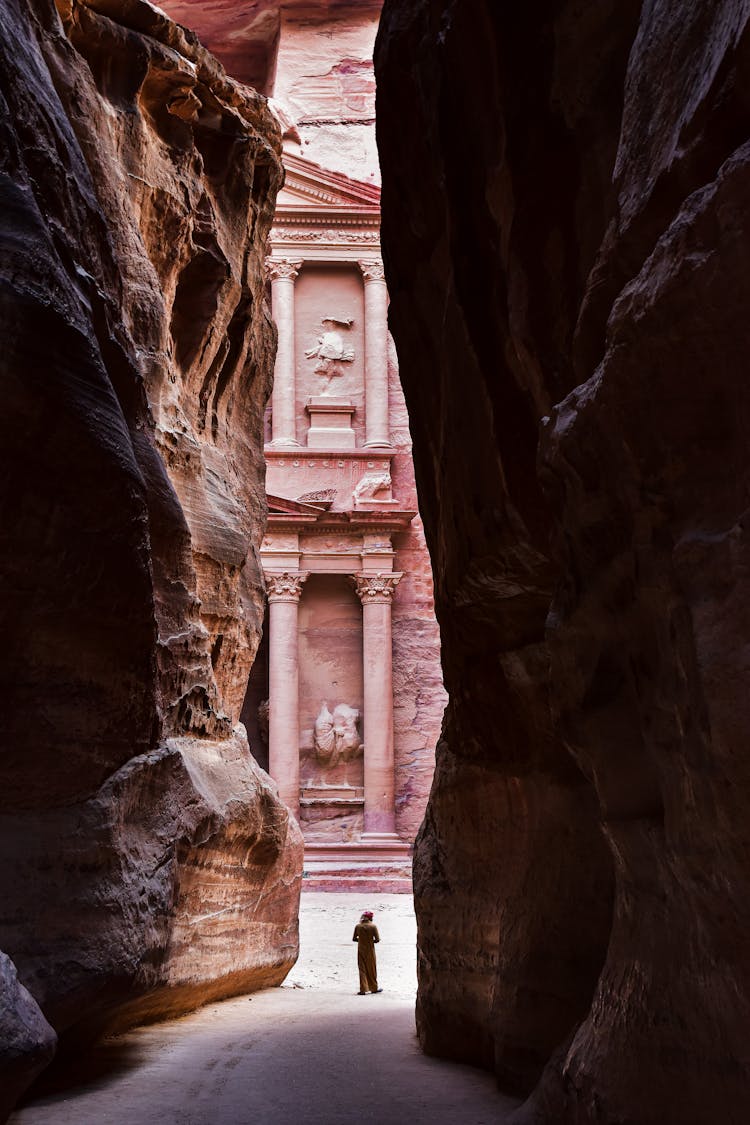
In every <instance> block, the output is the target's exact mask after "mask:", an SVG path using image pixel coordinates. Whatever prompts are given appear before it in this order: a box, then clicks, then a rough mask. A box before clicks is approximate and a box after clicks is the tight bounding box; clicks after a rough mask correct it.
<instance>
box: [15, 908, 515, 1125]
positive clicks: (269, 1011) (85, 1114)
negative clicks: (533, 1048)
mask: <svg viewBox="0 0 750 1125" xmlns="http://www.w3.org/2000/svg"><path fill="white" fill-rule="evenodd" d="M368 908H369V909H371V910H373V911H374V912H375V922H376V924H377V925H378V927H379V930H380V936H381V942H380V945H379V946H378V975H379V983H380V984H381V985H382V987H383V993H382V995H380V996H358V995H356V992H357V989H358V987H359V984H358V978H357V950H356V945H354V943H353V942H352V940H351V938H352V930H353V929H354V925H355V923H356V922H357V920H358V918H359V914H360V912H361V911H362V910H364V909H368ZM300 938H301V953H300V959H299V961H298V962H297V964H296V966H295V967H294V969H293V970H292V972H291V973H290V974H289V976H288V977H287V979H286V981H285V982H284V984H283V985H282V987H281V988H273V989H268V990H267V991H265V992H256V993H254V994H253V995H252V996H241V997H238V998H237V999H234V1000H227V1001H224V1002H223V1003H220V1004H212V1005H210V1006H209V1007H207V1008H203V1009H201V1011H199V1012H195V1013H193V1014H192V1015H189V1016H185V1017H184V1018H182V1019H178V1020H171V1021H169V1022H167V1023H162V1024H156V1025H153V1026H151V1027H146V1028H140V1029H138V1030H137V1031H133V1032H131V1033H129V1034H128V1035H124V1036H120V1037H118V1038H116V1039H110V1040H107V1041H106V1042H105V1043H103V1044H101V1045H100V1046H99V1047H97V1048H96V1049H94V1050H93V1051H92V1052H91V1053H90V1056H89V1057H88V1058H87V1059H86V1060H85V1065H84V1066H82V1067H81V1068H80V1069H79V1070H78V1072H77V1073H76V1074H70V1073H68V1075H67V1076H66V1077H65V1080H64V1081H63V1080H62V1079H61V1078H59V1077H55V1076H53V1077H52V1078H51V1079H48V1080H47V1086H48V1088H47V1089H46V1090H45V1091H43V1092H39V1093H37V1095H36V1098H35V1100H34V1101H33V1102H30V1103H28V1104H27V1105H25V1106H24V1107H23V1108H22V1109H20V1110H18V1111H17V1112H16V1113H15V1114H14V1115H13V1116H12V1117H11V1119H10V1125H281V1123H282V1122H283V1123H286V1122H293V1121H297V1122H304V1123H305V1125H308V1123H309V1125H339V1123H342V1125H343V1123H344V1122H347V1123H348V1122H352V1123H354V1122H378V1125H414V1123H416V1122H430V1123H431V1125H448V1123H450V1125H502V1121H503V1120H504V1118H505V1114H506V1112H510V1110H511V1109H512V1108H513V1107H514V1106H515V1105H516V1104H517V1103H515V1102H513V1101H512V1100H510V1099H507V1098H503V1096H502V1095H501V1094H499V1093H498V1091H497V1089H496V1086H495V1082H494V1079H493V1078H492V1077H491V1076H490V1075H488V1074H485V1073H483V1072H482V1071H478V1070H473V1069H472V1068H470V1067H463V1066H456V1065H453V1064H451V1063H444V1062H438V1061H436V1060H435V1059H428V1058H426V1057H425V1056H424V1055H423V1054H422V1053H421V1052H420V1050H419V1048H418V1045H417V1040H416V1037H415V1033H414V998H415V994H416V967H415V946H416V922H415V918H414V910H413V904H412V900H411V897H410V896H409V895H367V896H364V897H363V896H360V895H351V894H313V893H310V894H303V896H302V907H301V912H300Z"/></svg>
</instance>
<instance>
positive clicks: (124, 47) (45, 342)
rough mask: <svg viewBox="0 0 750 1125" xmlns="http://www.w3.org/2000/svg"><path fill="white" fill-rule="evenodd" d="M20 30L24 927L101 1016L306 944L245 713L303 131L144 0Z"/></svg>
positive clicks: (2, 17)
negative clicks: (279, 263) (277, 261)
mask: <svg viewBox="0 0 750 1125" xmlns="http://www.w3.org/2000/svg"><path fill="white" fill-rule="evenodd" d="M0 29H1V31H2V35H0V41H1V42H0V51H2V73H3V82H2V97H3V99H4V107H3V112H2V114H1V115H0V130H1V131H2V144H1V145H0V151H2V154H3V156H2V181H1V183H0V190H1V191H2V199H3V205H2V212H1V213H2V218H1V219H0V226H1V229H2V248H1V249H0V302H2V314H3V315H2V320H3V325H4V329H3V331H4V336H3V351H2V358H1V359H0V365H1V367H2V373H3V387H4V400H5V405H4V409H3V413H2V422H1V423H0V425H2V436H1V438H0V448H1V449H2V459H3V473H2V478H1V479H2V483H1V484H0V504H1V505H2V517H3V518H2V528H3V539H4V542H3V550H2V566H3V575H2V579H3V580H2V590H3V594H2V598H3V615H4V616H3V621H4V638H5V645H4V662H3V683H4V685H5V689H6V692H7V693H8V699H9V700H11V699H12V700H13V705H12V706H9V707H8V714H7V716H6V721H5V722H4V731H3V733H4V737H3V753H2V757H1V758H0V792H1V793H2V810H1V815H0V839H1V840H2V855H3V862H2V865H1V866H2V876H0V901H2V904H3V905H2V909H1V910H0V946H1V947H3V948H4V949H5V950H6V951H7V952H8V953H9V954H10V956H11V957H12V958H13V960H14V961H15V963H16V965H17V968H18V971H19V977H20V979H21V981H22V982H23V983H24V984H26V985H27V986H28V988H29V989H30V991H31V992H32V994H33V995H34V997H35V999H36V1000H37V1001H38V1002H39V1003H40V1005H41V1007H42V1009H43V1011H44V1013H45V1015H46V1016H47V1018H48V1019H49V1020H50V1022H51V1023H52V1024H53V1026H54V1027H55V1029H56V1030H57V1031H58V1032H61V1033H67V1034H69V1035H72V1034H74V1033H77V1032H81V1033H82V1032H83V1031H86V1032H88V1031H91V1030H95V1029H99V1028H101V1027H106V1026H122V1024H123V1023H124V1022H126V1021H133V1020H135V1019H142V1018H144V1017H147V1016H157V1015H159V1014H162V1013H164V1012H167V1011H170V1012H171V1011H176V1010H182V1009H184V1008H186V1007H189V1006H193V1005H195V1004H196V1003H199V1002H201V1001H202V1000H203V999H206V998H208V997H215V996H218V995H223V994H226V993H228V992H230V991H236V990H238V989H245V988H253V987H257V986H258V985H260V984H267V983H274V982H278V981H279V980H281V979H282V978H283V976H284V975H285V973H286V972H287V971H288V968H289V967H290V966H291V964H293V962H294V959H295V957H296V942H297V937H296V925H297V923H296V908H297V896H298V892H299V879H300V866H301V840H300V836H299V831H298V829H297V827H296V825H294V824H293V823H291V822H290V821H289V818H288V815H287V812H286V810H285V808H284V807H283V806H282V805H280V804H279V802H278V800H277V799H276V797H275V796H274V793H273V790H272V788H271V785H270V783H269V781H268V778H267V777H266V776H265V775H264V774H263V773H262V772H261V771H260V770H259V769H258V768H257V766H256V765H255V763H254V761H253V760H252V758H251V756H250V753H249V750H248V747H247V742H246V739H245V737H244V732H243V730H242V728H238V727H237V726H236V724H237V722H238V718H239V710H240V707H241V703H242V698H243V695H244V691H245V687H246V684H247V678H248V674H249V669H250V666H251V664H252V661H253V658H254V654H255V650H256V647H257V644H258V638H259V634H260V625H261V620H262V608H263V589H262V578H261V575H260V569H259V566H258V563H257V558H256V552H257V549H258V546H259V541H260V537H261V533H262V528H263V524H264V519H265V498H264V491H263V472H264V468H263V455H262V413H263V409H264V406H265V401H266V398H267V395H268V390H269V383H270V372H271V368H272V361H273V349H274V334H273V328H272V326H271V323H270V319H269V315H268V311H267V309H266V307H265V303H264V280H263V274H262V269H261V265H262V261H263V257H264V253H265V241H266V237H267V234H268V229H269V226H270V221H271V216H272V212H273V206H274V201H275V195H276V190H277V188H278V185H279V182H280V178H281V172H280V163H279V152H280V142H279V134H278V129H277V127H276V125H275V124H274V122H273V119H272V118H271V116H270V115H269V113H268V111H267V109H266V106H265V103H264V101H263V100H262V99H261V98H259V97H258V96H257V95H256V94H255V93H254V92H253V91H251V90H247V89H243V88H241V87H239V86H238V85H236V84H235V83H234V82H232V81H231V80H230V79H228V78H227V77H226V75H225V74H224V72H223V70H222V69H221V67H220V66H219V65H218V64H217V63H216V61H215V60H214V59H213V58H212V57H211V56H210V55H209V54H208V53H207V52H206V51H205V50H204V49H203V48H202V47H200V45H199V44H198V42H197V40H196V39H195V38H194V37H193V36H191V35H190V34H189V33H183V32H182V31H181V30H180V29H179V28H177V27H176V26H175V25H174V24H172V23H171V22H170V21H169V20H168V19H167V18H166V17H164V16H163V15H162V14H160V13H158V12H157V11H156V10H155V9H153V8H151V7H150V6H149V5H147V4H144V3H141V2H140V0H87V2H86V3H72V4H68V3H66V2H65V0H60V4H59V15H58V11H56V10H55V8H54V7H53V5H52V4H51V3H50V2H49V0H38V2H35V3H33V4H31V5H26V4H20V3H17V2H16V0H4V2H3V3H2V4H0ZM261 887H262V888H263V897H262V899H261V896H260V889H261ZM274 889H275V890H276V892H277V893H275V894H274Z"/></svg>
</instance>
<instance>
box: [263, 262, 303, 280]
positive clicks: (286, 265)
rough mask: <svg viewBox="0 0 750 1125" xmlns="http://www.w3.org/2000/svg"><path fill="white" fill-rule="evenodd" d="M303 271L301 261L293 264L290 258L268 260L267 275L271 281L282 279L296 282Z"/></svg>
mask: <svg viewBox="0 0 750 1125" xmlns="http://www.w3.org/2000/svg"><path fill="white" fill-rule="evenodd" d="M301 269H302V262H301V261H299V262H292V261H290V260H289V258H266V275H267V276H268V277H269V278H270V279H271V281H276V280H277V279H278V278H280V277H283V278H286V279H287V280H289V281H294V279H295V278H296V276H297V274H298V273H299V271H300V270H301Z"/></svg>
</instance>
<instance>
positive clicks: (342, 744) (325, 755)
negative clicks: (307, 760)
mask: <svg viewBox="0 0 750 1125" xmlns="http://www.w3.org/2000/svg"><path fill="white" fill-rule="evenodd" d="M358 723H359V711H358V710H357V708H356V707H350V706H349V704H348V703H339V704H338V706H337V707H334V709H333V714H331V712H330V711H329V710H328V704H327V703H325V702H324V703H323V705H322V707H321V708H320V712H319V714H318V717H317V719H316V720H315V726H314V728H313V745H314V746H315V756H316V758H317V759H318V761H319V762H320V763H321V764H322V765H325V766H337V765H338V764H339V762H350V761H351V760H352V758H356V756H357V755H358V754H359V753H361V751H362V743H361V740H360V737H359V728H358V725H357V724H358Z"/></svg>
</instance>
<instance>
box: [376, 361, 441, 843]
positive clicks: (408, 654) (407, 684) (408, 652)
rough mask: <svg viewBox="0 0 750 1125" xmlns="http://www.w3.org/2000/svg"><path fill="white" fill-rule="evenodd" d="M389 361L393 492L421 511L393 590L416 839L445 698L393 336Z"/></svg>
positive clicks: (400, 714) (397, 715)
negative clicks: (393, 453) (393, 452)
mask: <svg viewBox="0 0 750 1125" xmlns="http://www.w3.org/2000/svg"><path fill="white" fill-rule="evenodd" d="M389 346H390V356H389V364H388V382H389V411H390V426H391V442H392V444H393V446H394V448H395V449H396V450H397V453H396V456H395V457H394V458H393V461H392V464H391V478H392V481H393V495H394V496H397V497H398V500H399V503H400V504H401V506H402V507H403V508H405V509H406V510H407V511H410V512H417V515H416V516H415V517H414V519H413V521H412V523H411V525H410V527H409V530H408V531H402V532H397V533H396V534H394V536H393V546H394V549H395V551H396V557H395V559H394V563H395V569H396V570H399V571H401V572H402V573H403V578H402V579H401V581H400V582H399V584H398V586H397V587H396V590H395V592H394V595H393V618H392V635H393V747H394V757H395V763H396V831H397V832H398V834H399V836H400V837H401V839H402V840H409V841H411V840H414V838H415V837H416V835H417V832H418V831H419V827H420V825H421V823H422V821H423V819H424V813H425V808H426V806H427V799H428V797H429V793H430V787H431V785H432V777H433V774H434V772H435V746H436V745H437V740H438V737H439V735H440V727H441V723H442V718H443V712H444V710H445V704H446V693H445V688H444V687H443V677H442V669H441V665H440V633H439V631H438V627H437V622H436V620H435V604H434V601H433V591H432V568H431V565H430V555H429V552H428V550H427V544H426V542H425V535H424V525H423V523H422V517H421V516H420V515H419V511H418V503H417V486H416V482H415V480H414V462H413V461H412V454H411V434H410V432H409V415H408V414H407V411H406V403H405V402H404V392H403V389H402V387H401V381H400V378H399V371H398V360H397V357H396V349H395V347H394V345H393V341H392V340H390V342H389Z"/></svg>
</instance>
